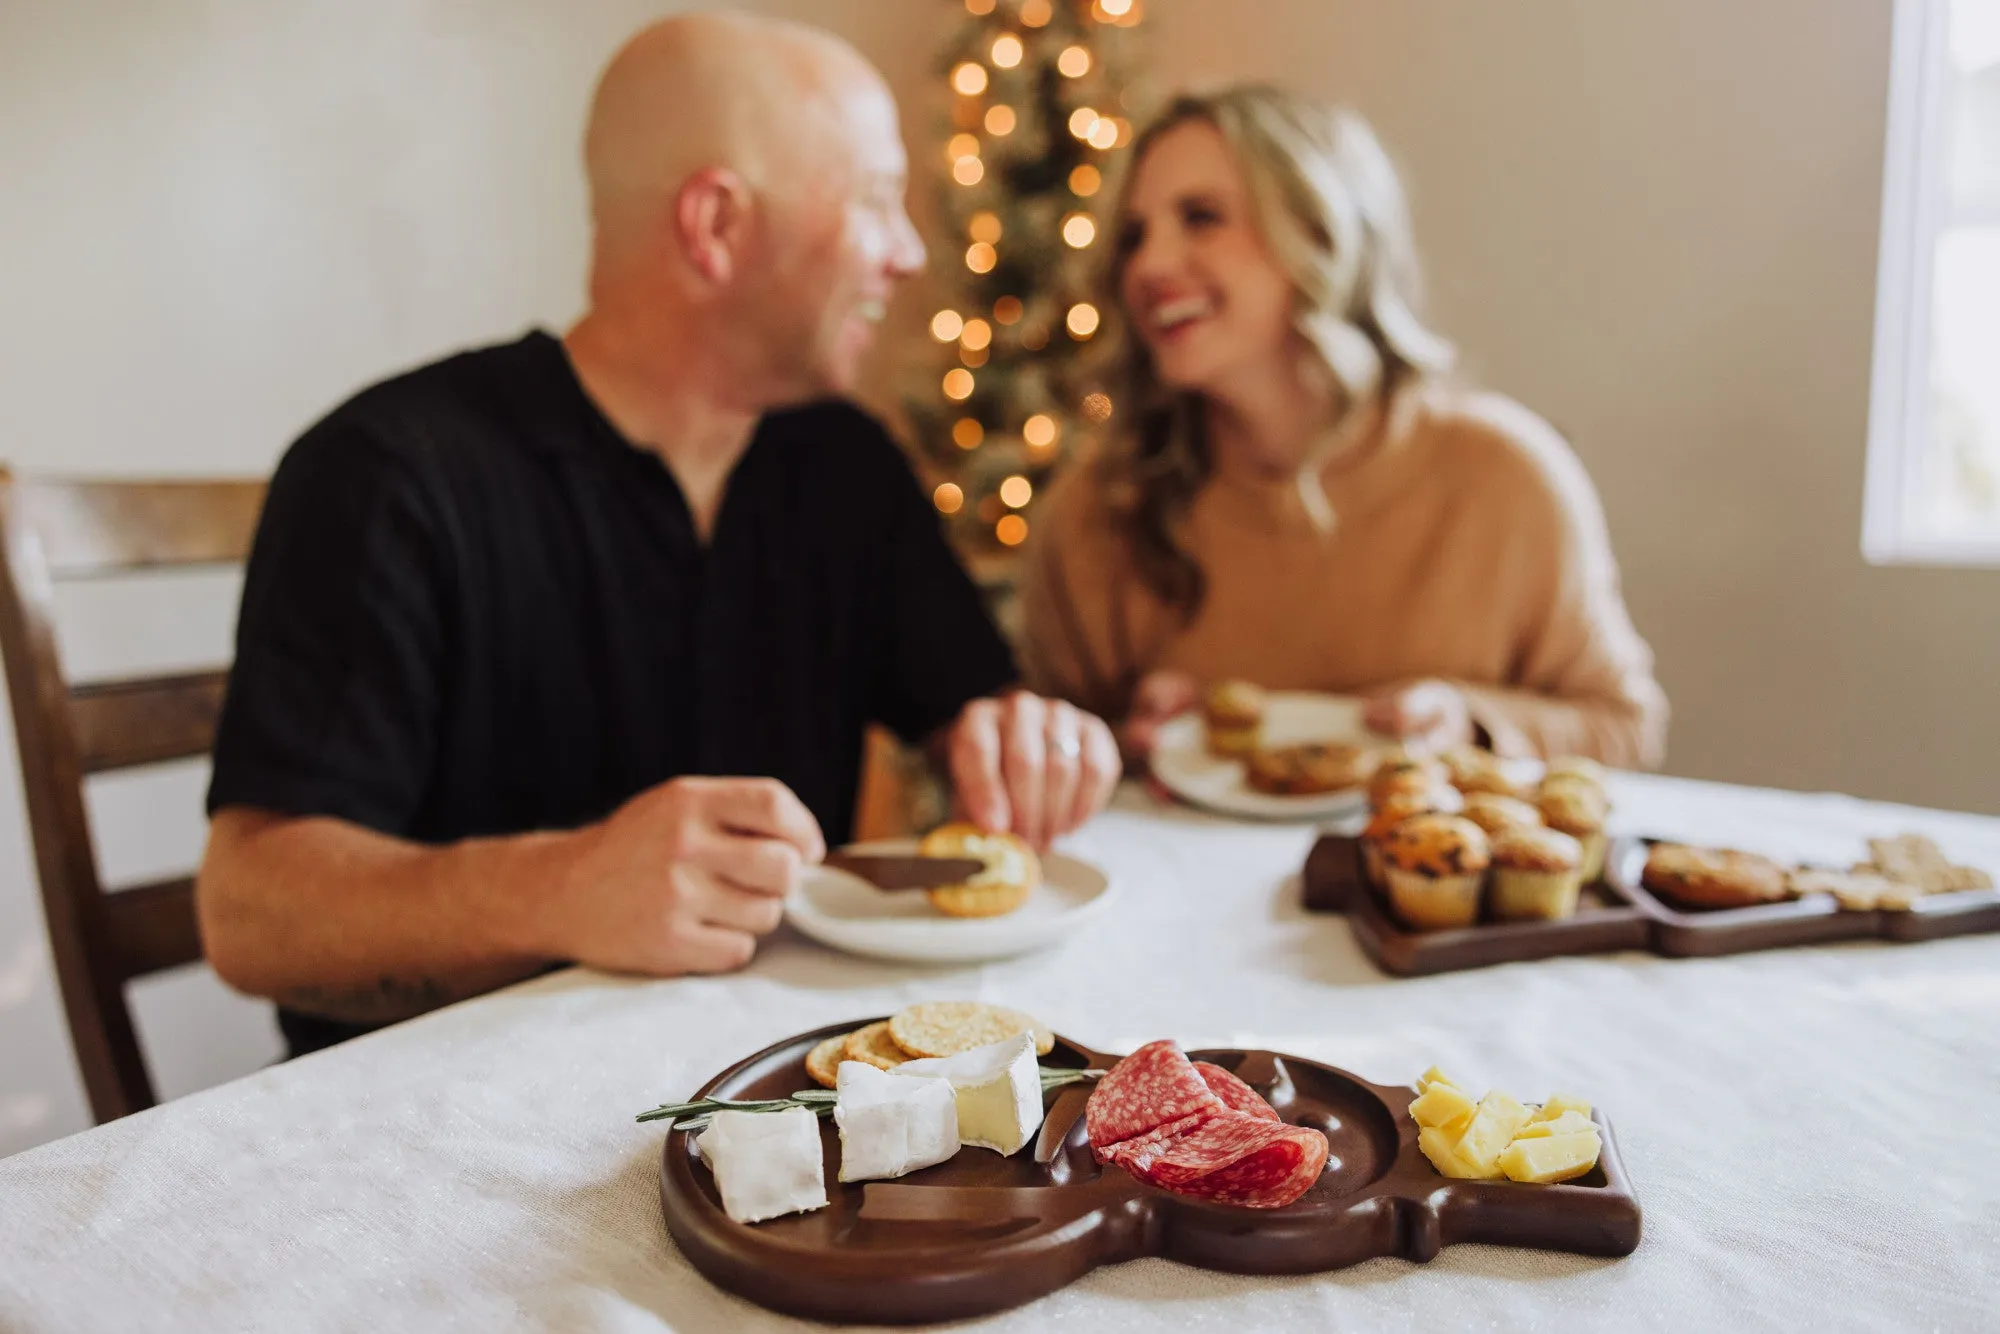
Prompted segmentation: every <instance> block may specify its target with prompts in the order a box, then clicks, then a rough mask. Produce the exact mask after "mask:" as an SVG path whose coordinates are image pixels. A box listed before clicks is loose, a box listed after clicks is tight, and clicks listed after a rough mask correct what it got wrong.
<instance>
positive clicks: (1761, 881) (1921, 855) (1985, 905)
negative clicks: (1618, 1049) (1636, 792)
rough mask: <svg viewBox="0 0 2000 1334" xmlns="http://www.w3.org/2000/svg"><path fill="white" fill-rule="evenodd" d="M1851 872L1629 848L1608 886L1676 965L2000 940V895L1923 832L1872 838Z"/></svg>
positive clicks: (1667, 848) (1707, 851)
mask: <svg viewBox="0 0 2000 1334" xmlns="http://www.w3.org/2000/svg"><path fill="white" fill-rule="evenodd" d="M1868 851H1869V859H1868V860H1867V861H1863V862H1857V863H1855V864H1854V865H1852V866H1849V867H1844V868H1843V867H1803V866H1787V865H1785V864H1783V863H1781V862H1778V861H1775V860H1773V859H1772V858H1769V857H1764V856H1760V855H1758V854H1757V853H1753V852H1741V851H1737V850H1735V849H1730V848H1702V847H1693V846H1689V845H1687V844H1679V843H1653V844H1651V845H1645V844H1634V845H1633V846H1631V847H1629V848H1624V849H1621V852H1620V855H1619V856H1618V857H1616V858H1615V859H1614V860H1613V863H1612V865H1611V867H1610V871H1609V876H1608V879H1609V881H1610V883H1611V886H1612V888H1613V889H1615V890H1616V891H1617V892H1618V893H1619V894H1621V895H1622V896H1624V897H1625V898H1626V899H1627V900H1628V901H1630V902H1631V903H1632V904H1633V906H1634V907H1636V908H1637V909H1638V910H1639V911H1640V912H1642V913H1644V914H1645V916H1646V919H1647V921H1648V923H1649V927H1650V943H1651V945H1652V948H1653V949H1654V950H1656V951H1657V952H1659V953H1661V954H1665V955H1672V956H1676V957H1692V956H1712V955H1718V954H1741V953H1744V952H1746V951H1749V950H1764V949H1777V948H1782V947H1784V946H1788V945H1814V944H1823V943H1826V942H1830V941H1838V940H1866V939H1871V938H1873V939H1881V940H1893V941H1921V940H1939V939H1942V938H1944V937H1947V936H1962V935H1970V934H1973V933H1976V932H1983V931H2000V890H1996V889H1995V888H1994V882H1993V877H1992V875H1991V874H1989V873H1988V872H1986V871H1984V870H1982V869H1980V868H1978V867H1974V866H1960V865H1956V864H1954V863H1953V862H1952V861H1951V859H1950V858H1948V857H1947V856H1946V855H1945V854H1944V852H1943V850H1942V849H1941V848H1939V847H1938V845H1937V844H1936V843H1935V842H1933V841H1931V840H1930V839H1928V838H1925V837H1923V836H1922V835H1920V834H1904V835H1902V836H1900V837H1897V838H1876V839H1870V840H1869V841H1868Z"/></svg>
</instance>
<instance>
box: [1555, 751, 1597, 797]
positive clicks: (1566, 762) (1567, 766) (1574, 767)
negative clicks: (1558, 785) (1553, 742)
mask: <svg viewBox="0 0 2000 1334" xmlns="http://www.w3.org/2000/svg"><path fill="white" fill-rule="evenodd" d="M1604 777H1605V770H1604V766H1603V765H1601V764H1599V763H1598V762H1597V761H1596V760H1593V759H1590V758H1589V757H1588V756H1584V755H1558V756H1556V757H1555V758H1554V759H1552V760H1550V761H1549V763H1548V767H1547V768H1545V769H1543V770H1542V781H1543V782H1544V783H1548V782H1553V781H1555V780H1557V779H1562V778H1581V779H1583V780H1584V781H1585V782H1587V783H1589V784H1590V785H1591V786H1593V787H1596V788H1598V789H1599V790H1600V791H1601V790H1602V789H1603V787H1604Z"/></svg>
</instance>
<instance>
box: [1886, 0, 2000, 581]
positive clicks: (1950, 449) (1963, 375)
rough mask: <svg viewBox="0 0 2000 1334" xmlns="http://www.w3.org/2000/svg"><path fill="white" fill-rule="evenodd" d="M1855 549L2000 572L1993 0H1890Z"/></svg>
mask: <svg viewBox="0 0 2000 1334" xmlns="http://www.w3.org/2000/svg"><path fill="white" fill-rule="evenodd" d="M1882 191H1883V201H1882V242H1881V256H1880V259H1879V265H1880V268H1879V274H1878V277H1877V285H1876V301H1875V379H1874V392H1873V394H1872V396H1871V399H1870V408H1869V423H1868V486H1867V503H1866V512H1865V515H1864V518H1863V527H1862V537H1861V545H1862V551H1863V553H1864V554H1865V555H1866V556H1867V558H1868V559H1869V560H1870V561H1872V562H1875V563H1877V564H1885V563H1911V564H1976V565H1994V566H2000V0H1896V10H1895V39H1894V47H1893V55H1892V67H1891V72H1890V84H1889V123H1888V152H1887V160H1886V162H1885V164H1884V170H1883V181H1882Z"/></svg>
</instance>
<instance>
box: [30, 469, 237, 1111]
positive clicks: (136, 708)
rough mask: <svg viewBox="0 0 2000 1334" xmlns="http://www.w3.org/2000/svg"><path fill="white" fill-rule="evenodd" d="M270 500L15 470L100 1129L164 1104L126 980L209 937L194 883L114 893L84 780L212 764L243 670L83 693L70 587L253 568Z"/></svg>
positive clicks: (46, 882) (39, 733) (51, 862)
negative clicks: (254, 544)
mask: <svg viewBox="0 0 2000 1334" xmlns="http://www.w3.org/2000/svg"><path fill="white" fill-rule="evenodd" d="M263 500H264V484H263V483H262V482H258V481H215V482H192V481H188V482H182V481H176V482H83V481H56V480H47V479H29V478H22V477H16V476H13V475H12V474H11V473H9V472H7V471H6V470H5V469H4V468H0V565H4V573H5V577H4V578H0V651H4V652H5V654H6V659H7V690H8V693H9V695H10V696H11V697H12V699H13V705H14V732H15V736H16V739H17V741H18V743H19V747H20V752H21V780H22V785H23V787H24V789H25V790H26V794H27V803H28V823H29V826H30V830H31V832H32V834H33V836H34V843H35V864H36V868H37V871H38V873H39V875H40V878H41V882H42V905H43V908H44V911H45V913H46V915H47V918H48V927H49V944H50V947H51V949H52V951H53V953H54V955H55V961H56V977H57V979H58V981H59V982H60V983H61V985H62V997H63V1008H64V1010H65V1011H66V1012H67V1013H68V1016H69V1031H70V1040H71V1041H72V1042H73V1043H74V1044H75V1047H76V1059H77V1064H78V1065H79V1066H80V1067H81V1068H82V1071H83V1083H84V1087H85V1089H86V1090H88V1092H89V1094H90V1105H91V1110H92V1111H93V1112H94V1113H95V1114H96V1116H97V1119H98V1121H99V1122H104V1121H109V1120H112V1119H114V1118H116V1117H120V1116H125V1115H128V1114H129V1113H132V1112H136V1111H141V1110H143V1109H145V1108H147V1107H150V1106H152V1105H153V1103H154V1102H155V1101H156V1099H155V1098H154V1094H153V1083H152V1080H151V1079H150V1078H149V1077H148V1075H147V1072H146V1063H145V1060H144V1058H143V1057H142V1056H141V1054H140V1051H139V1043H138V1039H137V1037H136V1036H135V1034H134V1032H133V1028H132V1013H131V1010H130V1009H129V1008H128V1007H127V1005H126V1002H125V984H126V983H127V982H129V981H131V980H132V979H133V978H136V977H142V976H144V975H146V974H148V973H154V972H158V971H160V970H162V969H166V968H173V967H176V966H178V965H181V964H186V963H192V962H194V961H195V960H197V959H199V958H200V957H201V938H200V935H199V934H198V933H197V931H196V929H195V915H194V881H193V880H192V879H191V878H183V879H179V880H171V881H163V882H160V883H158V884H148V885H138V886H134V887H132V888H129V889H121V890H118V891H116V892H113V893H106V892H105V891H104V886H103V885H102V884H101V883H100V882H99V879H98V868H97V855H96V849H95V846H94V845H93V843H92V841H91V834H90V818H89V815H88V813H87V811H86V809H85V806H84V788H83V783H84V779H85V777H87V776H88V775H90V774H94V773H102V772H105V771H107V770H112V769H125V768H131V767H134V766H137V765H142V764H155V763H159V762H161V761H164V760H175V759H185V758H187V757H190V756H195V755H203V754H206V753H207V752H208V750H209V749H210V747H211V745H212V744H213V742H214V737H215V723H216V718H217V715H218V714H219V712H220V710H221V707H222V693H223V687H224V684H225V682H226V680H227V676H228V674H227V672H226V670H223V669H217V670H213V671H206V672H195V673H189V674H184V675H177V676H161V677H152V678H147V679H135V680H123V681H109V682H93V683H91V684H88V685H82V686H71V685H70V684H69V682H68V681H67V680H66V679H65V678H64V676H63V669H62V663H61V660H60V658H59V656H58V654H57V650H56V639H55V626H54V610H55V608H54V596H55V582H56V581H57V580H60V579H87V578H92V577H102V576H106V575H114V574H119V573H124V572H128V571H133V570H142V569H154V568H161V567H175V566H198V565H213V564H235V563H240V562H241V561H243V560H244V559H245V558H246V557H247V556H248V555H249V552H250V540H251V537H252V535H253V533H254V531H255V529H256V525H257V515H258V512H259V510H260V509H261V508H262V506H263Z"/></svg>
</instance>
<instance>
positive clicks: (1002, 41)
mask: <svg viewBox="0 0 2000 1334" xmlns="http://www.w3.org/2000/svg"><path fill="white" fill-rule="evenodd" d="M993 63H994V64H995V65H998V66H999V67H1000V68H1001V69H1012V68H1014V66H1016V65H1018V64H1020V63H1021V39H1020V38H1018V37H1016V36H1015V35H1014V34H1013V33H1011V32H1003V33H1001V34H1000V35H999V36H998V37H995V38H994V39H993Z"/></svg>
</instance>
